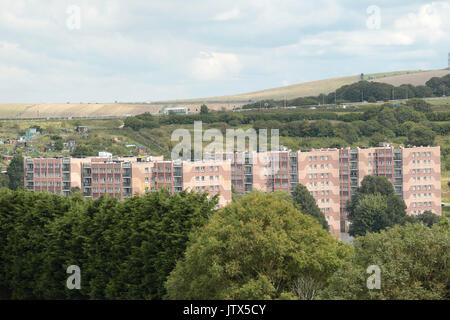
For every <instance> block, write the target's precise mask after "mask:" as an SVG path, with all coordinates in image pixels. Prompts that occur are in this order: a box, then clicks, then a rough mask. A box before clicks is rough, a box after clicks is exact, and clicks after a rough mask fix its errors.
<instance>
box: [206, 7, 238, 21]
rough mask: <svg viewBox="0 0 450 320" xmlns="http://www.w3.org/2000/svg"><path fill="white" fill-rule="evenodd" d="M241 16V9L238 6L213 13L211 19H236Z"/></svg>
mask: <svg viewBox="0 0 450 320" xmlns="http://www.w3.org/2000/svg"><path fill="white" fill-rule="evenodd" d="M240 16H241V10H239V8H234V9H233V10H231V11H226V12H222V13H219V14H217V15H215V16H214V17H213V18H212V20H214V21H229V20H236V19H238V18H239V17H240Z"/></svg>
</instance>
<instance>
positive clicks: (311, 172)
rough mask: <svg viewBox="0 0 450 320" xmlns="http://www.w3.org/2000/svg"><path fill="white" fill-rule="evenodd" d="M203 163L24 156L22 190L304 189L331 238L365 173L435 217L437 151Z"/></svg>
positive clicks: (239, 156)
mask: <svg viewBox="0 0 450 320" xmlns="http://www.w3.org/2000/svg"><path fill="white" fill-rule="evenodd" d="M204 158H205V159H204V160H203V161H194V162H188V161H164V160H163V158H162V157H112V155H110V154H107V153H101V154H99V157H90V158H63V157H60V158H28V157H26V158H25V161H24V166H25V186H26V188H28V189H29V190H33V191H44V190H45V191H48V192H51V193H58V194H63V195H67V194H69V193H70V190H71V188H73V187H79V188H80V190H81V191H82V193H83V195H84V196H86V197H90V198H98V197H100V196H101V195H102V194H109V195H111V196H114V197H118V198H120V199H125V198H127V197H130V196H132V195H133V194H141V193H145V192H151V191H155V190H159V189H161V188H167V189H168V190H169V191H170V192H171V193H177V192H179V191H181V190H184V189H187V190H193V191H196V192H208V193H210V194H213V195H214V194H219V206H220V207H222V206H225V205H226V204H227V203H229V202H230V201H231V190H232V188H234V190H235V192H236V193H240V194H244V193H248V192H251V191H252V190H260V191H263V192H273V191H285V192H288V193H291V192H292V191H293V189H294V188H295V186H296V185H297V184H298V183H301V184H303V185H305V186H306V187H307V188H308V190H309V191H310V193H311V195H312V196H313V197H314V199H315V200H316V202H317V205H318V207H319V208H320V210H321V211H322V212H323V213H324V215H325V217H326V218H327V221H328V224H329V225H330V232H331V233H332V234H334V235H335V236H336V237H338V238H340V233H341V232H347V231H348V227H349V225H348V219H347V212H346V208H345V204H346V202H347V201H348V200H349V199H350V198H351V196H352V194H353V193H354V192H355V190H356V188H358V186H359V185H360V183H361V181H362V179H363V178H364V176H366V175H373V176H385V177H386V178H387V179H388V180H389V181H391V182H392V184H393V186H394V189H395V192H396V193H397V194H398V195H399V196H400V197H402V198H403V200H404V201H405V203H406V205H407V213H408V214H419V213H421V212H423V211H426V210H430V211H432V212H434V213H436V214H438V215H441V173H440V168H441V166H440V147H411V148H405V147H398V148H394V147H392V146H384V147H373V148H354V149H352V148H341V149H337V148H333V149H317V150H308V151H289V150H286V151H276V152H265V153H256V152H241V153H221V154H209V155H205V157H204Z"/></svg>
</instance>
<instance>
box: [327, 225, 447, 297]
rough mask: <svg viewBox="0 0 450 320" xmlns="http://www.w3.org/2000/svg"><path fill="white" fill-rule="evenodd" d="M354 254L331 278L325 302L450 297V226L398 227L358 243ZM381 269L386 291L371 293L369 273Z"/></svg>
mask: <svg viewBox="0 0 450 320" xmlns="http://www.w3.org/2000/svg"><path fill="white" fill-rule="evenodd" d="M447 221H448V220H447ZM354 248H355V251H354V255H353V256H352V258H351V259H349V261H348V262H347V264H345V266H344V267H342V268H340V269H339V270H338V271H337V272H336V273H335V274H334V275H333V277H331V279H330V281H329V283H328V286H327V288H326V289H324V290H323V291H322V292H321V293H320V298H322V299H339V300H341V299H358V300H367V299H380V300H426V299H443V300H448V299H449V298H450V282H449V279H450V268H449V267H448V265H449V261H450V237H449V227H448V224H447V225H445V224H442V225H434V226H433V227H432V228H429V227H427V226H423V225H420V224H406V225H405V226H395V227H393V228H388V229H387V230H383V231H381V232H380V233H368V234H367V235H366V236H364V237H358V238H357V239H355V242H354ZM371 265H376V266H378V267H379V268H380V271H381V273H380V276H381V277H380V280H381V289H379V290H377V289H372V290H369V289H368V288H367V283H366V281H367V278H368V277H369V276H370V274H368V273H367V272H366V270H367V268H368V267H369V266H371Z"/></svg>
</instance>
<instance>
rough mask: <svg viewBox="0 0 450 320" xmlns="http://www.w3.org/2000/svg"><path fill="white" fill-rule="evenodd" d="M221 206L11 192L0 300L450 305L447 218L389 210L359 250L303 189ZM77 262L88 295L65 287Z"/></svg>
mask: <svg viewBox="0 0 450 320" xmlns="http://www.w3.org/2000/svg"><path fill="white" fill-rule="evenodd" d="M383 187H386V181H381V180H380V181H378V180H377V181H370V180H367V181H365V182H364V184H363V185H362V186H361V190H358V196H357V199H358V201H356V203H357V206H358V204H359V203H364V202H365V200H364V194H369V193H370V194H372V193H374V194H382V195H383V196H385V197H386V198H385V199H380V201H388V202H389V201H391V200H388V197H390V196H391V193H390V192H385V191H384V190H383ZM216 203H217V198H212V199H210V198H208V196H207V195H206V194H195V193H187V192H181V193H179V194H177V195H170V194H169V193H168V192H167V191H166V190H162V191H160V192H156V193H149V194H146V195H144V196H135V197H133V198H129V199H127V200H125V201H117V200H116V199H113V198H108V197H101V198H99V199H96V200H86V199H83V198H82V197H81V196H73V197H61V196H58V195H51V194H45V193H31V192H24V191H20V190H19V191H11V190H7V189H1V190H0V298H5V299H9V298H12V299H36V298H38V299H161V298H166V299H315V298H326V299H366V298H368V299H448V298H449V296H448V295H449V276H450V274H449V273H450V270H449V268H448V262H449V261H448V260H449V253H450V250H449V249H450V248H449V246H450V239H449V223H448V220H446V219H443V220H442V221H440V222H439V223H434V224H433V223H431V224H430V225H432V226H431V227H430V226H428V224H425V223H422V224H419V223H415V224H410V223H404V221H402V219H397V218H394V219H391V218H389V217H388V218H386V217H385V216H384V215H383V213H381V216H382V218H381V219H379V221H378V220H376V221H375V223H372V222H370V221H369V220H368V221H369V222H368V223H366V225H367V226H369V225H373V226H375V227H367V228H366V229H365V231H366V232H367V233H366V234H365V235H364V236H358V237H357V238H356V240H355V244H354V249H353V248H352V247H351V246H350V245H346V244H343V243H341V242H339V241H337V240H336V239H335V238H334V237H333V236H331V235H330V234H329V233H328V232H327V231H326V230H325V229H326V226H324V225H323V224H321V223H320V222H319V221H318V220H320V219H321V217H318V215H317V213H314V211H315V210H316V205H315V203H313V202H311V201H310V195H309V193H307V192H304V187H303V186H299V187H298V188H297V190H296V192H295V193H294V195H293V196H292V197H290V196H289V195H287V194H283V193H277V192H276V193H270V194H263V193H260V192H253V193H251V194H248V195H245V196H241V197H238V198H237V199H235V201H233V202H232V203H231V204H229V205H228V206H227V207H225V208H224V209H221V210H219V211H215V210H214V209H213V207H214V206H215V204H216ZM372 206H375V204H373V205H372ZM399 207H400V205H399ZM299 208H301V210H304V211H307V212H308V214H302V213H301V211H300V210H299ZM367 208H368V210H367V212H365V213H364V214H365V215H367V216H369V217H371V210H370V208H369V207H367ZM356 212H357V210H356V211H355V215H357V213H356ZM388 215H390V216H391V217H398V215H397V214H394V213H393V214H388ZM395 219H397V220H396V221H397V222H398V223H399V224H397V225H395V226H394V227H393V228H390V227H389V226H393V225H394V224H395V223H394V224H390V223H384V222H385V221H387V220H395ZM353 221H354V223H355V224H357V220H353ZM403 224H404V225H403ZM386 228H387V229H386ZM358 230H360V229H358ZM371 231H376V232H379V233H372V232H371ZM69 265H78V266H79V267H80V269H81V289H80V290H69V289H68V288H67V287H66V279H67V277H68V274H67V273H66V269H67V267H68V266H69ZM370 265H377V266H379V267H380V268H381V271H382V274H381V276H382V287H381V290H378V291H371V290H369V289H368V288H367V286H366V282H365V279H366V278H367V273H366V268H367V267H368V266H370Z"/></svg>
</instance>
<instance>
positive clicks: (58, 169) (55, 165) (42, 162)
mask: <svg viewBox="0 0 450 320" xmlns="http://www.w3.org/2000/svg"><path fill="white" fill-rule="evenodd" d="M28 164H29V163H28ZM32 166H33V168H32V169H31V168H29V167H28V166H27V159H26V158H25V160H24V179H25V180H24V186H25V187H27V186H28V182H29V181H31V182H32V184H33V186H32V187H31V188H29V190H32V191H37V192H44V191H45V192H49V193H55V194H63V192H62V159H61V158H35V159H32ZM31 175H32V177H33V178H32V180H28V179H27V176H28V177H31Z"/></svg>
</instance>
